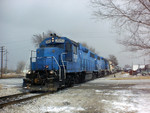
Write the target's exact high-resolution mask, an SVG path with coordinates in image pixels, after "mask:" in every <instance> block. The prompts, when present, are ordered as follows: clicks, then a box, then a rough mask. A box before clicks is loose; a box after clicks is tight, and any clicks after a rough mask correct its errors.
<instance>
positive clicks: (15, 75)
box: [2, 73, 24, 78]
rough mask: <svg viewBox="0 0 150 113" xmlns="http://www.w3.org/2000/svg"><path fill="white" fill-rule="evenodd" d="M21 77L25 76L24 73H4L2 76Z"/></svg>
mask: <svg viewBox="0 0 150 113" xmlns="http://www.w3.org/2000/svg"><path fill="white" fill-rule="evenodd" d="M19 77H24V75H23V74H15V73H12V74H4V75H3V76H2V78H19Z"/></svg>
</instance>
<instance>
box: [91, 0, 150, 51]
mask: <svg viewBox="0 0 150 113" xmlns="http://www.w3.org/2000/svg"><path fill="white" fill-rule="evenodd" d="M91 4H92V6H93V8H94V15H95V16H96V17H97V18H100V19H110V20H113V21H114V25H115V26H118V28H119V29H120V28H122V29H121V30H123V31H125V32H126V33H128V34H127V36H125V37H124V39H121V40H119V41H118V42H119V43H120V44H122V45H124V46H125V47H127V50H129V51H132V52H135V51H142V52H144V54H149V53H150V0H91Z"/></svg>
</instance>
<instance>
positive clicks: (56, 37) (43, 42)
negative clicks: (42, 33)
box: [40, 36, 79, 46]
mask: <svg viewBox="0 0 150 113" xmlns="http://www.w3.org/2000/svg"><path fill="white" fill-rule="evenodd" d="M52 38H55V39H64V40H65V41H69V42H71V43H73V44H75V45H76V46H79V43H77V42H75V41H73V40H71V39H69V38H67V37H58V36H51V37H48V38H46V39H44V40H43V41H42V42H41V43H40V46H41V45H47V44H46V41H48V40H50V39H52ZM64 43H65V42H64Z"/></svg>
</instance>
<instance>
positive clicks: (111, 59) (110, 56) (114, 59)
mask: <svg viewBox="0 0 150 113" xmlns="http://www.w3.org/2000/svg"><path fill="white" fill-rule="evenodd" d="M108 60H110V61H111V62H112V64H114V65H115V66H117V65H118V60H117V58H116V57H115V56H114V55H109V58H108Z"/></svg>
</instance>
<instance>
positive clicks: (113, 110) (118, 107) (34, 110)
mask: <svg viewBox="0 0 150 113" xmlns="http://www.w3.org/2000/svg"><path fill="white" fill-rule="evenodd" d="M19 81H20V82H19ZM7 82H8V81H7ZM0 83H1V81H0ZM5 83H6V82H3V83H1V84H2V85H4V87H5V86H7V85H11V86H12V87H11V89H12V90H11V91H10V92H12V91H13V90H14V91H19V90H20V89H19V87H20V86H21V83H22V82H21V80H17V79H16V82H15V84H14V85H16V86H14V85H13V84H11V83H14V82H12V81H11V82H10V84H5ZM7 88H8V89H7V90H10V89H9V88H10V87H8V86H7ZM13 88H14V89H13ZM15 88H16V89H15ZM17 88H18V89H17ZM4 89H5V88H4ZM6 92H7V91H6ZM12 93H13V92H12ZM0 94H1V93H0ZM149 100H150V80H109V79H107V77H106V78H99V79H96V80H93V81H89V82H87V83H84V84H80V85H76V86H74V87H72V88H68V89H65V90H62V91H58V92H56V93H54V94H49V95H46V96H43V97H40V98H37V99H34V100H30V101H27V102H23V103H20V104H17V105H11V106H7V107H5V108H3V109H0V113H5V112H11V113H20V112H21V113H27V112H28V113H93V112H95V113H98V112H99V113H149V111H150V107H148V106H150V101H149Z"/></svg>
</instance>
